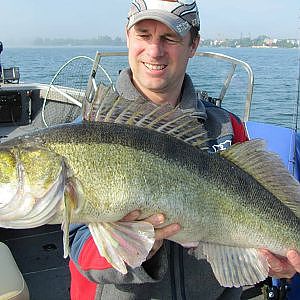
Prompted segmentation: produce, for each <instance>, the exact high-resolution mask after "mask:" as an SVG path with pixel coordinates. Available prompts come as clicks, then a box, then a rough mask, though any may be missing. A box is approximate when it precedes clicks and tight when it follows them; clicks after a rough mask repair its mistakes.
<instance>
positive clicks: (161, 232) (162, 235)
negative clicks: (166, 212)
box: [155, 223, 180, 240]
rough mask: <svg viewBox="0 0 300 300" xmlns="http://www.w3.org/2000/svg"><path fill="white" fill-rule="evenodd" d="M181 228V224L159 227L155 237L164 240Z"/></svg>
mask: <svg viewBox="0 0 300 300" xmlns="http://www.w3.org/2000/svg"><path fill="white" fill-rule="evenodd" d="M179 230H180V225H179V224H176V223H175V224H170V225H167V226H165V227H163V228H158V229H156V230H155V239H156V240H163V239H167V238H168V237H170V236H172V235H174V234H175V233H177V232H178V231H179Z"/></svg>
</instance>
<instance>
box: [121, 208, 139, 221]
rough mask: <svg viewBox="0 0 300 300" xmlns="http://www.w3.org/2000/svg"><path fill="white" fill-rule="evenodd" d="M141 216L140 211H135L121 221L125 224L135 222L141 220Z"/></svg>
mask: <svg viewBox="0 0 300 300" xmlns="http://www.w3.org/2000/svg"><path fill="white" fill-rule="evenodd" d="M140 215H141V212H140V211H139V210H133V211H132V212H130V213H129V214H128V215H126V216H125V217H123V218H122V219H121V220H120V221H124V222H130V221H135V220H136V219H138V218H139V216H140Z"/></svg>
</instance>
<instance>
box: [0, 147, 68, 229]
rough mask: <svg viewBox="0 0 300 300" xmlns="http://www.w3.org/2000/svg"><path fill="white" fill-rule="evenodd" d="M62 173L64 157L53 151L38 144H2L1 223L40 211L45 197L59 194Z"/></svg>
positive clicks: (0, 148)
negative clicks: (8, 145)
mask: <svg viewBox="0 0 300 300" xmlns="http://www.w3.org/2000/svg"><path fill="white" fill-rule="evenodd" d="M63 173H64V163H63V159H62V157H61V156H60V155H58V154H56V153H55V152H52V151H50V150H48V149H44V148H42V147H37V146H35V147H32V146H13V147H5V146H1V147H0V194H1V198H0V225H2V226H5V222H6V221H7V222H12V221H14V220H16V219H18V220H21V219H22V218H27V219H28V218H29V217H31V218H33V217H34V215H38V214H39V213H41V212H42V211H43V209H42V206H43V205H45V206H47V205H48V204H46V203H45V201H46V200H47V201H49V199H50V198H52V199H53V198H55V196H56V195H57V194H59V193H60V195H62V193H63V186H64V182H63V181H64V174H63ZM61 197H62V196H60V198H61ZM43 203H44V204H43ZM3 224H4V225H3ZM7 224H8V225H9V223H7ZM13 227H14V226H12V228H13Z"/></svg>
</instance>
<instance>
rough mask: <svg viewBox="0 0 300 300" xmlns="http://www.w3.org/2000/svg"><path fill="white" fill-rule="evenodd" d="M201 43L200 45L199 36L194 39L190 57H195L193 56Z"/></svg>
mask: <svg viewBox="0 0 300 300" xmlns="http://www.w3.org/2000/svg"><path fill="white" fill-rule="evenodd" d="M199 43H200V35H199V34H198V35H197V36H196V37H195V38H194V40H193V42H192V44H191V48H190V51H191V54H190V57H193V56H194V55H195V53H196V51H197V48H198V45H199Z"/></svg>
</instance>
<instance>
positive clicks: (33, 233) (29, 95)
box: [0, 52, 300, 300]
mask: <svg viewBox="0 0 300 300" xmlns="http://www.w3.org/2000/svg"><path fill="white" fill-rule="evenodd" d="M126 56H127V52H97V53H96V55H95V58H93V59H92V58H89V57H86V56H77V57H74V58H71V59H70V60H69V61H67V62H66V63H65V64H63V65H62V66H61V68H60V69H59V70H58V71H57V73H56V74H55V76H54V77H53V79H52V80H51V82H50V83H49V84H39V83H33V84H25V83H22V82H20V81H19V79H20V73H19V69H18V68H15V67H12V68H8V69H3V68H2V76H1V77H0V142H3V141H5V140H8V139H11V138H13V137H15V136H19V135H22V134H26V133H28V132H31V131H33V130H36V129H40V128H45V127H48V126H52V125H56V124H59V123H66V122H74V121H76V120H77V119H78V118H80V113H81V105H82V101H83V99H84V98H87V99H88V98H91V97H93V95H94V94H95V90H96V87H97V76H98V74H99V73H101V74H102V75H101V76H102V78H103V76H104V77H105V80H106V81H107V82H108V83H109V84H112V85H113V83H114V78H113V77H112V76H111V75H110V74H108V72H107V71H106V70H105V69H104V67H103V66H102V60H103V59H107V58H108V59H109V58H114V57H126ZM196 56H199V57H206V58H209V59H213V60H220V61H223V62H226V63H228V64H229V66H230V67H229V71H228V72H227V74H226V76H225V78H224V81H223V84H222V87H221V89H220V91H219V94H218V96H217V97H212V96H210V95H209V93H208V92H207V91H204V90H199V91H197V94H198V97H199V98H200V99H202V100H203V101H209V102H212V103H214V104H216V105H218V106H222V104H223V100H224V97H225V95H226V92H227V91H228V88H229V86H230V84H231V82H232V78H233V77H234V74H235V72H236V69H237V68H238V67H239V68H241V69H243V70H244V72H245V74H246V78H247V80H246V83H245V84H246V88H245V96H244V107H243V115H242V116H241V118H242V120H243V121H244V122H245V124H246V127H247V130H248V133H249V136H250V137H251V138H254V137H262V138H265V139H267V140H268V141H269V147H270V149H271V150H273V151H277V152H278V153H279V155H281V157H282V159H283V160H284V162H285V163H286V166H287V168H288V169H289V170H290V172H291V173H293V174H294V176H295V177H296V178H297V179H298V180H299V179H300V175H299V171H298V170H299V165H300V164H299V160H300V136H299V135H298V134H297V133H296V131H297V130H295V129H289V128H283V127H280V126H275V125H270V124H264V123H257V122H252V121H249V116H250V109H251V100H252V94H253V85H254V75H253V71H252V69H251V67H250V66H249V65H248V64H247V63H246V62H244V61H241V60H238V59H236V58H233V57H230V56H227V55H224V54H220V53H214V52H197V53H196ZM83 62H84V63H85V64H87V65H88V66H89V68H81V69H83V73H84V74H83V75H84V78H85V79H84V80H82V81H81V82H80V83H78V82H75V84H74V77H73V76H71V75H73V74H70V73H69V72H68V68H69V67H70V66H71V65H74V64H77V63H83ZM64 72H65V73H64ZM62 74H66V75H62ZM115 74H116V75H117V74H118V70H116V72H115ZM75 77H76V78H78V77H79V76H78V73H76V76H75ZM61 78H63V79H66V78H67V79H69V81H67V82H66V81H65V80H61ZM270 133H273V135H271V134H270ZM274 135H275V136H276V139H274V138H272V136H274ZM278 136H281V139H280V138H278ZM282 139H284V141H285V142H284V143H282ZM278 141H280V142H279V143H278ZM282 145H284V146H286V147H283V148H282V147H281V146H282ZM0 241H1V243H0V265H1V269H0V278H1V280H0V299H12V298H3V297H2V295H1V291H3V290H5V289H6V290H7V288H8V285H9V284H8V283H7V282H8V278H6V279H7V280H6V281H3V280H2V278H4V277H9V276H16V278H18V280H16V279H14V282H15V283H17V284H18V285H17V287H16V286H15V285H14V284H12V287H11V288H12V289H15V293H18V294H16V295H15V297H16V298H13V299H29V298H28V294H29V295H30V299H44V300H48V299H49V300H50V299H57V300H60V299H68V298H69V286H70V276H69V270H68V259H64V258H63V243H62V231H61V228H60V225H45V226H41V227H38V228H33V229H24V230H20V229H19V230H12V229H3V228H1V229H0ZM3 245H4V246H3ZM5 265H6V267H3V266H5ZM5 268H6V269H5ZM6 275H7V276H6ZM297 280H298V279H297ZM1 282H2V283H1ZM263 284H266V282H264V283H262V284H259V285H257V286H253V287H247V288H245V289H244V294H243V295H244V296H243V297H244V298H243V299H263V298H262V286H263ZM5 285H6V286H5ZM297 285H298V283H297ZM285 288H286V283H285V282H284V283H283V282H281V281H279V282H278V281H277V282H276V281H271V282H270V280H269V282H268V285H267V289H268V293H269V296H271V293H272V292H274V293H280V292H282V291H283V290H284V289H285ZM292 290H293V289H292ZM28 291H29V292H28ZM298 292H299V291H298ZM18 297H19V298H18ZM268 299H276V298H271V297H269V298H268ZM278 299H279V298H278ZM289 299H292V298H289ZM294 299H296V298H294Z"/></svg>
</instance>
